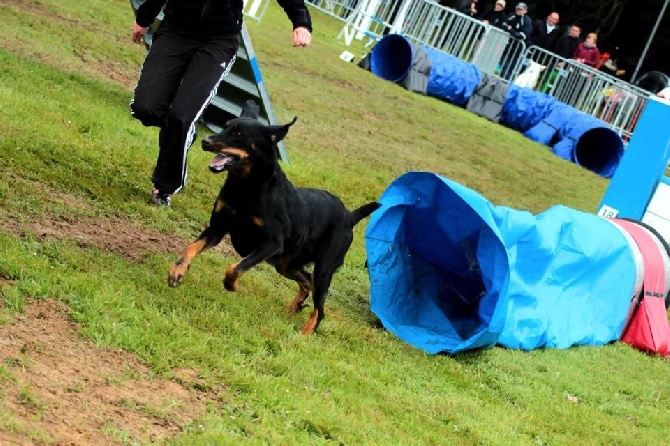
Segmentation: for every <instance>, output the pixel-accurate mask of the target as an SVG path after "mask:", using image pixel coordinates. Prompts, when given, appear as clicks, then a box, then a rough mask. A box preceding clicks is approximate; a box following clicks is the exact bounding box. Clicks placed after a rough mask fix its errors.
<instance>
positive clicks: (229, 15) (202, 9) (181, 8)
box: [135, 0, 312, 35]
mask: <svg viewBox="0 0 670 446" xmlns="http://www.w3.org/2000/svg"><path fill="white" fill-rule="evenodd" d="M277 2H278V3H279V4H280V5H281V7H282V8H284V11H285V12H286V15H287V16H288V18H289V20H291V22H292V23H293V29H295V28H298V27H304V28H307V29H308V30H310V32H311V31H312V20H311V17H310V15H309V11H308V10H307V7H306V6H305V2H304V0H277ZM163 6H165V9H164V11H163V12H164V14H165V18H164V19H163V22H164V23H165V24H166V25H170V26H174V27H176V28H178V29H180V30H182V31H183V32H185V33H189V34H208V35H227V34H238V33H239V32H240V31H241V30H242V8H243V3H242V0H146V1H145V2H144V3H142V4H141V5H140V7H139V8H137V14H136V15H135V21H136V22H137V24H138V25H140V26H149V25H151V24H152V23H153V21H154V20H155V19H156V17H157V16H158V14H159V13H160V11H161V9H162V8H163Z"/></svg>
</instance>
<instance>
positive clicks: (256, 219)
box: [251, 217, 265, 227]
mask: <svg viewBox="0 0 670 446" xmlns="http://www.w3.org/2000/svg"><path fill="white" fill-rule="evenodd" d="M251 221H252V222H253V223H254V224H255V225H256V226H260V227H263V223H265V222H264V221H263V219H262V218H260V217H251Z"/></svg>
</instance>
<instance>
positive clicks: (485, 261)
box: [366, 172, 638, 353]
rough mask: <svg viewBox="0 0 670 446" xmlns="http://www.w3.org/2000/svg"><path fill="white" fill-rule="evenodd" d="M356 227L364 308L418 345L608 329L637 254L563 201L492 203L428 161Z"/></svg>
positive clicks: (573, 341)
mask: <svg viewBox="0 0 670 446" xmlns="http://www.w3.org/2000/svg"><path fill="white" fill-rule="evenodd" d="M380 203H381V204H382V207H381V208H380V209H379V210H377V211H376V212H375V213H374V214H373V215H372V218H371V220H370V223H369V224H368V227H367V230H366V249H367V255H368V268H369V275H370V292H371V301H370V306H371V310H372V311H373V312H374V313H375V315H376V316H377V317H378V318H379V319H380V321H381V322H382V323H383V325H384V326H385V327H386V328H387V329H388V330H389V331H391V332H392V333H394V334H395V335H396V336H398V337H399V338H401V339H402V340H404V341H405V342H408V343H409V344H411V345H413V346H415V347H417V348H420V349H423V350H425V351H426V352H428V353H438V352H446V353H457V352H461V351H465V350H472V349H480V348H487V347H491V346H493V345H496V344H498V345H502V346H505V347H508V348H514V349H523V350H530V349H535V348H541V347H548V348H567V347H570V346H574V345H603V344H606V343H609V342H612V341H616V340H618V339H619V337H620V335H621V331H622V328H623V324H624V322H625V320H626V316H627V314H628V308H629V304H630V301H631V297H632V296H633V295H634V294H635V293H636V290H635V286H636V280H637V279H638V277H637V273H636V263H635V259H634V257H633V254H632V252H631V250H630V249H629V247H628V241H627V239H626V237H625V236H624V235H623V234H622V232H621V231H620V230H619V229H617V228H616V227H615V225H614V224H613V223H611V222H610V221H607V220H605V219H602V218H600V217H597V216H595V215H592V214H587V213H583V212H580V211H576V210H573V209H570V208H567V207H565V206H554V207H552V208H550V209H548V210H547V211H545V212H542V213H540V214H538V215H533V214H531V213H529V212H526V211H519V210H515V209H511V208H508V207H504V206H495V205H493V204H491V203H490V202H489V201H487V200H486V199H485V198H484V197H482V196H481V195H479V194H478V193H476V192H474V191H473V190H471V189H468V188H466V187H464V186H462V185H460V184H458V183H455V182H453V181H450V180H448V179H446V178H443V177H440V176H438V175H436V174H433V173H425V172H410V173H407V174H405V175H403V176H401V177H399V178H398V179H396V180H395V181H394V182H393V183H392V184H391V185H389V187H388V188H387V189H386V191H385V192H384V194H383V195H382V197H381V198H380Z"/></svg>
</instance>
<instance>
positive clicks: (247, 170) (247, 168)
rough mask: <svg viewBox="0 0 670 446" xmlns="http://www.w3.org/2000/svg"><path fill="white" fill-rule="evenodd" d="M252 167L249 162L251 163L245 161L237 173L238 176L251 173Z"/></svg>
mask: <svg viewBox="0 0 670 446" xmlns="http://www.w3.org/2000/svg"><path fill="white" fill-rule="evenodd" d="M253 169H254V165H253V164H251V163H247V164H245V165H244V166H242V167H241V168H240V170H239V173H238V175H239V176H240V178H246V177H248V176H249V175H251V171H252V170H253Z"/></svg>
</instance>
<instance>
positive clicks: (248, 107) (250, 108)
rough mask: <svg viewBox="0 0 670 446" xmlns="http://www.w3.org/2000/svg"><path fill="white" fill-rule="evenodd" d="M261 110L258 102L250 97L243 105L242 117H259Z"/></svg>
mask: <svg viewBox="0 0 670 446" xmlns="http://www.w3.org/2000/svg"><path fill="white" fill-rule="evenodd" d="M260 110H261V108H260V107H259V106H258V104H256V102H254V100H253V99H249V100H247V101H246V102H245V103H244V105H243V106H242V113H240V118H253V119H258V114H259V113H260Z"/></svg>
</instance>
